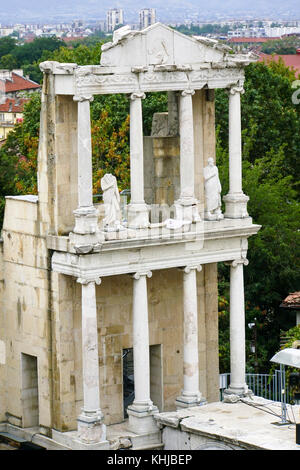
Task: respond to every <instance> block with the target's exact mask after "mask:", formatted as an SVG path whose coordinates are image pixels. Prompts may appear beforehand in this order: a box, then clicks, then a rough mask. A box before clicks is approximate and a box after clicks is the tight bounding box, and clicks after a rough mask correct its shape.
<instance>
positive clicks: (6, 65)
mask: <svg viewBox="0 0 300 470" xmlns="http://www.w3.org/2000/svg"><path fill="white" fill-rule="evenodd" d="M0 68H1V69H8V70H12V69H15V68H17V60H16V58H15V57H14V56H13V55H12V54H6V55H3V56H2V57H1V59H0Z"/></svg>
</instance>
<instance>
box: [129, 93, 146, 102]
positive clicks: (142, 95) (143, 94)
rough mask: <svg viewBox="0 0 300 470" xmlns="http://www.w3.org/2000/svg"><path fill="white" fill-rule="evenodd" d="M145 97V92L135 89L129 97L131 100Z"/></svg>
mask: <svg viewBox="0 0 300 470" xmlns="http://www.w3.org/2000/svg"><path fill="white" fill-rule="evenodd" d="M145 98H146V94H145V93H144V92H142V91H135V92H133V93H131V95H130V99H131V100H132V101H134V100H137V99H141V100H144V99H145Z"/></svg>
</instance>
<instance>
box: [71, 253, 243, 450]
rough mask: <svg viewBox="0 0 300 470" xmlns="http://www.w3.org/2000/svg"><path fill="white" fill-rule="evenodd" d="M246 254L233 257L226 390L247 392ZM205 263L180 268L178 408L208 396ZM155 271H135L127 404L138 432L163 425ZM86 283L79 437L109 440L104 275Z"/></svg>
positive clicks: (131, 425)
mask: <svg viewBox="0 0 300 470" xmlns="http://www.w3.org/2000/svg"><path fill="white" fill-rule="evenodd" d="M244 264H248V260H246V259H245V258H242V259H237V260H234V261H232V262H231V263H230V353H231V384H230V386H229V388H228V390H226V393H227V394H235V395H241V396H242V395H244V394H245V393H247V391H248V388H247V385H246V383H245V308H244V279H243V265H244ZM201 269H202V266H201V265H193V266H185V267H184V268H180V270H181V271H182V275H183V279H182V286H183V319H184V320H183V365H182V367H183V388H182V391H181V395H180V396H179V397H177V399H176V402H175V403H176V407H177V409H180V408H185V407H189V406H198V405H202V404H203V403H205V402H206V400H205V397H203V396H202V394H201V392H200V389H201V384H200V383H199V351H198V308H197V276H196V274H197V271H198V272H199V271H201ZM151 276H152V272H151V271H142V270H141V271H138V272H135V273H133V274H131V277H132V279H133V301H132V308H133V357H134V378H135V380H134V396H135V398H134V401H133V403H132V404H131V405H129V406H128V408H127V413H128V417H129V419H128V429H129V430H130V431H132V432H135V433H136V434H147V433H151V432H155V431H157V430H158V428H157V426H156V422H155V419H154V415H155V414H156V413H158V412H159V410H158V408H157V406H156V405H155V404H153V402H152V401H151V397H150V361H149V346H150V344H149V319H148V295H147V279H148V278H150V277H151ZM77 282H79V283H80V284H81V290H82V294H81V299H82V302H81V309H82V368H83V407H82V410H81V414H80V415H79V416H78V419H77V423H78V439H79V440H80V441H82V442H83V443H86V444H98V443H100V444H101V443H103V444H105V443H106V442H107V441H106V427H105V424H104V417H103V413H102V411H101V403H100V392H99V390H100V380H99V367H98V333H97V307H96V284H100V283H101V279H100V278H97V279H93V280H83V279H81V278H80V279H77Z"/></svg>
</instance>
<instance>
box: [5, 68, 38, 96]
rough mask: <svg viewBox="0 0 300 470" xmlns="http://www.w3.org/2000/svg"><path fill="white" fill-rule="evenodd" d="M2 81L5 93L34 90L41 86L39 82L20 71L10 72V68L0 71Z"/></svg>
mask: <svg viewBox="0 0 300 470" xmlns="http://www.w3.org/2000/svg"><path fill="white" fill-rule="evenodd" d="M4 72H5V73H4ZM0 82H2V86H1V89H2V90H3V92H4V93H11V92H14V91H22V90H33V89H39V88H40V87H41V86H40V85H39V84H38V83H36V82H34V81H32V80H30V79H29V78H26V77H23V76H22V75H21V74H19V73H16V72H14V71H12V72H10V71H8V70H1V71H0Z"/></svg>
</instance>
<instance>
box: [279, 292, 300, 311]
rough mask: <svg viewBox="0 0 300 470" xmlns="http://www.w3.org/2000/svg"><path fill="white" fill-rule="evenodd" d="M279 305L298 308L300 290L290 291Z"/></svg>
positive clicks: (299, 304) (299, 306) (299, 305)
mask: <svg viewBox="0 0 300 470" xmlns="http://www.w3.org/2000/svg"><path fill="white" fill-rule="evenodd" d="M280 307H285V308H300V292H292V293H291V294H289V295H288V296H287V297H286V298H285V299H284V301H283V302H282V303H281V305H280Z"/></svg>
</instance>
